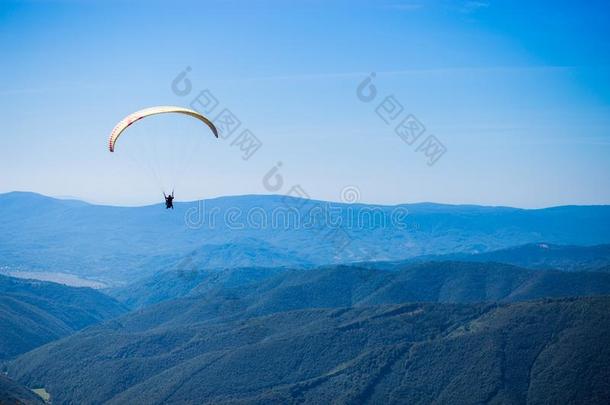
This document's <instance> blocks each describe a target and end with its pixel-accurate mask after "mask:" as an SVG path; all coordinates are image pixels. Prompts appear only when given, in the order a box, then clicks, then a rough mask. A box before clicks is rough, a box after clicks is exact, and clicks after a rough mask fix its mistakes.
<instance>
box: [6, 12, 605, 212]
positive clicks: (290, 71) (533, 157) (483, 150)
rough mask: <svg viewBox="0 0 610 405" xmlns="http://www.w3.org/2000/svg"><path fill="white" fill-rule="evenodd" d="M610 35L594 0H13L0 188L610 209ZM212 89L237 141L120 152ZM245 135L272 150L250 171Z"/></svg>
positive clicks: (90, 195)
mask: <svg viewBox="0 0 610 405" xmlns="http://www.w3.org/2000/svg"><path fill="white" fill-rule="evenodd" d="M530 3H533V4H530ZM608 38H610V6H609V5H608V3H607V2H595V1H593V2H586V3H583V2H576V1H573V2H564V1H559V2H557V1H537V2H522V3H521V4H518V3H517V2H514V1H493V0H490V1H453V2H450V1H415V0H413V1H398V0H395V1H384V0H381V1H317V0H307V1H305V0H303V1H290V2H288V1H286V2H281V1H257V0H254V1H230V0H225V1H206V2H186V1H174V2H171V3H169V2H159V1H146V2H144V1H142V2H137V1H136V2H127V1H114V0H111V1H104V2H102V1H59V2H54V1H31V2H13V1H2V2H0V54H1V55H2V63H0V110H1V111H2V126H1V128H0V137H1V138H0V139H2V141H3V142H2V143H3V147H2V149H0V171H1V172H2V173H3V174H2V175H1V176H0V192H8V191H12V190H27V191H35V192H40V193H43V194H47V195H53V196H74V197H78V198H82V199H85V200H89V201H94V202H101V203H111V204H125V205H134V204H136V205H137V204H147V203H156V202H159V194H160V190H161V188H160V184H159V183H163V186H164V187H166V188H167V187H171V186H170V184H171V185H172V186H175V187H176V188H177V190H176V194H177V199H178V200H192V199H197V198H209V197H215V196H221V195H237V194H269V193H272V192H274V193H287V192H289V190H290V189H291V188H292V187H293V186H295V185H300V187H301V188H302V190H305V191H306V193H307V195H309V196H310V197H312V198H316V199H323V200H333V201H339V200H341V195H342V190H344V189H345V188H346V187H353V188H355V189H357V190H358V194H359V196H358V200H359V201H361V202H367V203H382V204H394V203H409V202H422V201H433V202H441V203H473V204H484V205H510V206H517V207H545V206H554V205H564V204H610V187H609V186H610V160H609V159H608V157H609V155H610V43H609V41H608ZM187 67H188V68H189V69H190V71H189V72H188V75H187V78H188V80H189V81H190V83H191V86H192V88H191V91H190V92H188V94H187V95H179V94H176V93H175V92H174V91H173V90H172V81H173V80H174V79H175V78H176V77H177V76H178V75H179V74H180V73H181V72H183V71H184V70H185V69H186V68H187ZM371 72H375V78H374V80H373V85H374V86H375V88H376V89H377V96H376V98H375V99H374V100H373V101H371V102H363V101H362V100H361V99H359V98H358V97H357V88H358V86H359V84H360V83H361V82H362V81H363V80H364V79H365V78H366V77H368V75H369V74H370V73H371ZM203 90H209V91H210V92H211V94H213V95H214V97H215V98H216V99H217V101H218V107H217V108H216V109H215V110H214V111H213V112H212V113H211V114H210V115H211V117H214V116H216V115H217V113H219V112H220V111H221V110H222V109H224V108H228V109H230V110H231V111H232V112H233V114H234V115H235V116H236V117H238V119H239V120H240V121H241V123H242V125H241V127H240V128H238V129H237V130H236V133H235V134H233V135H231V136H230V137H228V138H227V139H220V140H215V139H214V138H213V137H211V136H210V135H209V134H208V133H207V132H206V129H205V128H202V127H200V126H199V125H198V124H197V123H196V122H190V121H189V120H185V119H184V118H182V117H158V118H152V119H151V120H150V121H149V122H144V120H143V121H141V122H139V123H138V124H136V125H134V126H133V127H132V128H130V129H129V130H130V131H131V130H133V132H132V134H133V137H130V139H129V140H128V139H127V137H128V136H129V135H128V134H126V135H125V142H124V143H121V144H120V145H119V146H118V148H117V152H116V153H115V154H111V153H109V152H108V150H107V138H108V135H109V133H110V131H111V129H112V127H113V126H114V125H115V124H116V123H117V122H118V121H119V120H120V119H121V118H122V117H124V116H125V115H127V114H129V113H131V112H133V111H135V110H138V109H141V108H144V107H148V106H153V105H181V106H187V107H188V106H189V104H190V103H191V102H192V101H193V99H194V98H195V97H196V96H197V95H198V94H199V93H200V92H201V91H203ZM387 96H393V97H394V98H395V100H397V101H398V102H399V103H400V104H401V105H402V107H403V111H402V113H401V115H399V117H398V118H397V119H398V120H400V119H402V118H403V117H405V116H407V115H408V114H412V115H413V116H414V117H416V118H417V119H418V120H419V121H420V122H421V123H422V124H423V125H424V126H425V128H426V132H425V133H424V135H422V137H421V138H420V139H419V142H415V143H414V144H413V145H409V144H407V143H406V142H404V141H403V140H402V139H401V138H400V137H398V136H397V135H396V133H395V132H394V128H395V126H396V123H397V121H396V122H394V121H392V123H391V124H387V123H386V122H384V120H383V119H382V118H380V116H379V115H378V114H377V112H376V109H377V107H378V106H379V104H380V103H381V102H382V101H383V100H384V99H385V97H387ZM243 129H249V130H250V131H251V132H252V133H253V134H254V135H255V136H256V137H257V138H258V139H259V140H260V141H261V143H262V146H261V148H260V149H259V150H257V151H256V153H254V154H253V155H252V156H251V157H250V158H249V159H247V160H244V159H243V152H242V151H241V150H240V149H239V145H238V144H237V143H236V141H235V139H236V137H237V136H238V133H241V131H242V130H243ZM430 134H433V135H434V136H435V137H436V139H438V140H439V141H440V142H441V143H442V144H443V145H444V147H445V148H446V152H445V154H444V155H443V156H442V157H441V158H440V159H439V160H438V161H437V162H436V163H435V164H433V165H432V166H430V165H428V163H427V162H428V160H427V158H426V156H425V155H424V153H422V151H421V150H420V151H418V150H417V146H418V144H419V143H420V142H421V141H422V140H423V139H425V138H426V137H427V136H428V135H430ZM174 135H175V136H174ZM121 142H122V140H121ZM153 142H154V148H153V149H154V150H152V151H151V150H148V149H146V148H147V147H151V145H152V143H153ZM176 145H178V146H176ZM123 152H124V153H123ZM134 155H137V156H135V159H136V161H137V162H140V160H141V159H142V158H143V159H147V158H149V159H151V162H153V163H152V164H153V165H157V166H156V168H157V170H159V171H161V172H162V174H161V176H165V177H167V179H163V180H162V181H161V182H158V181H156V176H154V174H152V173H151V171H150V170H148V166H147V165H143V166H138V165H137V164H136V165H134V164H132V163H133V159H131V158H132V157H134ZM187 155H188V156H191V155H192V156H193V157H194V158H193V159H192V160H189V159H186V158H185V157H186V156H187ZM278 162H281V167H280V168H279V171H278V173H279V174H280V176H281V177H282V179H283V184H282V186H281V187H276V188H277V190H276V189H275V188H274V189H270V188H269V187H268V185H267V186H265V184H266V183H265V182H264V181H263V179H264V177H265V175H266V174H267V173H269V171H270V170H271V169H272V168H273V167H274V166H275V165H277V164H278ZM140 163H141V162H140ZM174 179H176V180H174ZM178 180H179V181H178ZM172 182H174V183H175V184H174V183H172ZM267 184H268V183H267Z"/></svg>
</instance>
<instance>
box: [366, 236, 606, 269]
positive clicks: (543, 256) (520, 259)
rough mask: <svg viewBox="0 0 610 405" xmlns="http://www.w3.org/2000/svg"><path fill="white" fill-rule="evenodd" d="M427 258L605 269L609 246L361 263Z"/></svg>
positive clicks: (529, 247) (537, 247)
mask: <svg viewBox="0 0 610 405" xmlns="http://www.w3.org/2000/svg"><path fill="white" fill-rule="evenodd" d="M430 261H467V262H480V263H485V262H495V263H504V264H512V265H514V266H519V267H525V268H528V269H544V270H561V271H596V272H607V271H608V270H609V269H610V268H609V267H610V245H594V246H570V245H567V246H566V245H554V244H549V243H542V242H541V243H530V244H526V245H520V246H513V247H509V248H506V249H500V250H493V251H489V252H483V253H452V254H446V255H425V256H418V257H415V258H412V259H407V260H402V261H396V262H391V261H390V262H378V263H363V265H366V266H369V267H374V268H381V269H383V268H395V267H397V266H400V265H406V264H409V263H424V262H430Z"/></svg>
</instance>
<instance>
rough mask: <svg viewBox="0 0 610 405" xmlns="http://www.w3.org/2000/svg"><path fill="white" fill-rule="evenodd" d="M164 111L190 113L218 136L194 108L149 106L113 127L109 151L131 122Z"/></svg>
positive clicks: (207, 120)
mask: <svg viewBox="0 0 610 405" xmlns="http://www.w3.org/2000/svg"><path fill="white" fill-rule="evenodd" d="M165 113H178V114H186V115H190V116H191V117H194V118H197V119H198V120H200V121H201V122H203V123H204V124H206V125H207V126H208V127H209V128H210V129H211V130H212V132H213V133H214V136H215V137H216V138H218V130H217V129H216V127H215V126H214V124H213V123H212V121H210V120H209V119H207V118H206V117H204V116H203V115H201V114H199V113H198V112H197V111H195V110H191V109H188V108H183V107H175V106H158V107H150V108H145V109H143V110H140V111H136V112H134V113H133V114H129V115H128V116H127V117H125V118H123V119H122V120H121V121H120V122H119V123H118V124H117V125H116V126H115V127H114V129H113V130H112V132H111V133H110V140H109V142H108V148H109V149H110V152H114V149H115V145H116V142H117V140H118V139H119V137H120V136H121V134H123V132H125V130H126V129H127V128H128V127H129V126H130V125H131V124H133V123H134V122H136V121H139V120H141V119H142V118H145V117H149V116H151V115H156V114H165Z"/></svg>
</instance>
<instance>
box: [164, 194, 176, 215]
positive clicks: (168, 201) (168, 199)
mask: <svg viewBox="0 0 610 405" xmlns="http://www.w3.org/2000/svg"><path fill="white" fill-rule="evenodd" d="M163 197H165V209H166V210H167V209H170V208H171V209H174V190H172V193H171V194H170V195H165V191H164V192H163Z"/></svg>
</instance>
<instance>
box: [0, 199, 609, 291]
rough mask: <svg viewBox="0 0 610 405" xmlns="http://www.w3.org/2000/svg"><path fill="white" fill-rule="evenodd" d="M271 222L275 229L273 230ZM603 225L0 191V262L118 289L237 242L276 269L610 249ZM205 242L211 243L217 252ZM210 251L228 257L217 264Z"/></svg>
mask: <svg viewBox="0 0 610 405" xmlns="http://www.w3.org/2000/svg"><path fill="white" fill-rule="evenodd" d="M201 209H203V211H201ZM319 212H322V213H324V212H326V213H328V212H333V213H334V214H333V215H335V218H334V221H332V222H334V224H331V223H330V222H331V221H327V220H320V217H319V216H314V215H313V214H312V213H319ZM397 212H399V213H402V214H405V215H404V216H402V217H401V216H400V215H395V214H396V213H397ZM257 213H258V215H259V216H260V215H262V216H263V217H264V218H266V219H267V224H266V225H265V226H262V225H261V224H260V218H259V220H258V222H257V220H256V218H254V217H255V214H257ZM292 213H296V218H297V219H296V221H298V222H299V226H293V225H291V224H290V221H294V220H295V219H294V217H291V216H290V215H292ZM200 214H201V215H200ZM208 214H209V215H213V216H214V218H215V222H214V223H213V224H212V221H210V220H205V219H206V218H207V217H206V215H208ZM248 215H251V217H248ZM240 216H241V219H238V220H237V222H236V223H230V221H231V218H233V220H235V217H240ZM396 217H400V218H402V219H400V220H396ZM202 218H203V219H204V221H203V222H201V221H200V220H201V219H202ZM278 218H279V219H278ZM282 218H283V220H284V222H282ZM308 218H309V219H312V218H313V221H312V223H311V224H310V225H311V226H310V227H307V226H305V223H306V219H308ZM339 218H340V221H341V223H340V224H339V223H337V219H339ZM354 218H356V220H355V219H354ZM273 220H278V221H279V222H278V223H276V224H275V225H273V224H271V222H272V221H273ZM320 221H322V222H320ZM276 222H277V221H276ZM609 223H610V206H565V207H554V208H547V209H536V210H524V209H517V208H508V207H479V206H472V205H458V206H451V205H442V204H428V203H426V204H405V205H397V206H381V205H365V204H351V205H350V204H341V203H327V202H323V201H313V200H300V199H296V198H288V197H282V196H255V195H252V196H241V197H222V198H216V199H212V200H206V201H204V202H192V203H177V204H176V209H175V210H174V211H172V210H170V211H167V210H165V209H164V208H162V207H161V206H158V205H157V206H146V207H130V208H126V207H111V206H97V205H91V204H87V203H84V202H78V201H70V200H58V199H53V198H49V197H44V196H41V195H37V194H33V193H8V194H2V195H0V226H1V227H2V229H3V232H2V233H0V257H2V263H0V266H10V267H11V268H16V269H19V268H22V269H24V270H46V271H49V270H53V269H61V271H62V272H66V273H72V274H76V275H80V276H84V277H87V278H91V279H97V280H100V281H103V282H108V283H109V284H120V283H125V282H129V281H133V280H135V279H138V278H141V277H146V276H150V275H152V274H154V273H156V272H158V271H162V270H169V269H170V268H171V267H172V266H174V265H175V264H176V263H177V262H178V261H180V260H182V259H183V258H184V257H185V256H187V255H189V254H191V252H194V251H197V250H199V251H200V252H202V254H201V255H200V256H199V257H198V260H199V261H200V262H202V263H210V265H211V266H212V265H213V266H214V267H224V268H232V267H239V266H244V265H248V264H249V263H247V257H246V256H244V253H243V251H242V250H243V249H242V248H241V246H242V245H243V244H244V243H246V244H248V245H249V246H250V247H249V252H248V255H250V256H251V257H254V258H256V259H257V260H258V259H259V258H265V257H267V258H269V260H273V261H274V262H273V265H274V266H285V267H290V266H297V267H300V266H303V265H309V264H311V266H312V267H315V266H318V265H325V264H330V263H337V264H339V263H350V262H357V261H367V260H402V259H405V258H409V257H416V256H421V255H428V254H432V255H439V254H449V253H455V252H466V253H472V252H487V251H490V250H496V249H502V248H508V247H511V246H516V245H522V244H526V243H535V242H539V241H545V242H546V243H550V244H568V245H596V244H604V243H610V227H608V226H607V225H608V224H609ZM256 241H259V242H256ZM257 243H260V246H256V244H257ZM222 245H224V247H220V246H222ZM206 246H216V247H217V248H215V249H216V250H215V251H214V252H213V253H212V251H211V250H210V248H208V247H206ZM206 251H208V252H209V253H206ZM76 252H77V253H78V254H75V253H76ZM217 252H223V253H222V255H221V256H224V257H225V260H224V261H223V260H222V257H221V256H217V255H216V253H217ZM206 255H207V256H206ZM250 264H252V263H250ZM254 265H256V263H254Z"/></svg>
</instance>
